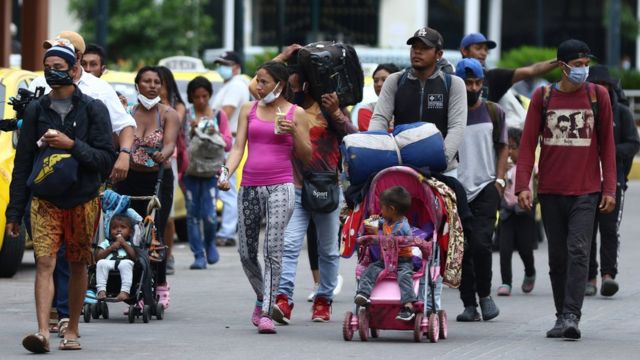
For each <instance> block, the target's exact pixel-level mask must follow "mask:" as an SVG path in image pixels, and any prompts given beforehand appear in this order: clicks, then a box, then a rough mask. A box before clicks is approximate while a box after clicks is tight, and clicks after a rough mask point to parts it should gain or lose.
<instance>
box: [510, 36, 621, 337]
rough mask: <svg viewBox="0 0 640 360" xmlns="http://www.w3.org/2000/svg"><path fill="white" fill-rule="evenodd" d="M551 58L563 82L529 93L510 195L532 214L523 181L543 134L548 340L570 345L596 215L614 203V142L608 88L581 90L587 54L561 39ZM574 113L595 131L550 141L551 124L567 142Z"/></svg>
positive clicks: (540, 190) (526, 184) (530, 197)
mask: <svg viewBox="0 0 640 360" xmlns="http://www.w3.org/2000/svg"><path fill="white" fill-rule="evenodd" d="M557 55H558V62H559V63H560V66H561V69H562V80H560V82H558V83H556V84H553V85H552V86H551V87H550V88H545V87H541V88H538V89H537V90H536V91H535V92H534V94H533V98H532V100H531V104H530V106H529V110H528V113H527V119H526V121H525V126H524V132H523V135H522V142H521V143H520V158H519V159H518V168H517V170H516V188H515V191H516V194H518V203H519V205H520V206H521V207H522V208H523V209H525V210H530V209H531V207H532V203H533V195H532V194H531V191H530V190H529V180H530V178H531V170H532V168H533V164H534V157H535V149H536V146H537V144H538V137H539V136H540V134H542V141H541V151H540V162H539V186H538V194H539V196H538V198H539V199H540V205H541V210H542V220H543V222H544V227H545V233H546V235H547V239H548V240H549V276H550V278H551V288H552V291H553V300H554V303H555V308H556V323H555V325H554V327H553V328H552V329H551V330H549V331H548V332H547V337H549V338H565V339H571V340H575V339H579V338H580V335H581V334H580V330H579V329H578V323H579V321H580V317H581V315H582V313H581V310H582V302H583V300H584V291H585V283H586V279H587V272H588V267H589V249H590V247H591V237H592V235H593V224H594V219H595V215H596V211H600V212H601V213H603V214H607V213H610V212H611V211H613V209H614V208H615V204H616V201H615V196H616V162H615V161H616V159H615V143H614V138H613V120H612V119H613V115H612V112H611V102H610V100H609V94H608V92H607V89H606V88H604V87H603V86H600V85H596V84H591V83H585V81H586V79H587V76H588V74H589V62H590V59H591V52H590V50H589V47H588V46H587V44H585V43H584V42H582V41H580V40H574V39H572V40H567V41H565V42H563V43H561V44H560V46H559V47H558V52H557ZM545 110H546V111H545ZM576 112H580V113H581V115H580V117H581V119H583V120H584V121H583V123H584V124H594V125H593V131H591V132H587V133H584V134H580V136H579V137H577V138H572V137H570V136H567V137H565V138H560V139H559V138H556V137H555V136H554V135H553V134H554V131H553V129H551V128H550V125H551V124H553V123H557V125H556V126H557V127H559V128H560V129H566V130H565V131H566V132H567V134H566V135H569V134H568V132H569V129H570V127H571V119H572V115H573V118H574V120H575V119H576V115H575V113H576ZM554 118H555V119H554ZM601 179H602V180H601ZM601 195H602V196H601ZM600 196H601V200H600V202H599V203H598V199H599V198H600Z"/></svg>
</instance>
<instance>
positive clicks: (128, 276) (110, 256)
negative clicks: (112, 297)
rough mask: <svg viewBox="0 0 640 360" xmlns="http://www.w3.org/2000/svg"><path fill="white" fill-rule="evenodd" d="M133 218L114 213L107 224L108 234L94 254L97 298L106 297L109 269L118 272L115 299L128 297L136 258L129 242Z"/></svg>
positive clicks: (119, 299)
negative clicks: (117, 291)
mask: <svg viewBox="0 0 640 360" xmlns="http://www.w3.org/2000/svg"><path fill="white" fill-rule="evenodd" d="M133 231H134V229H133V220H132V219H131V218H130V217H129V216H127V215H125V214H116V215H114V216H113V217H112V218H111V222H110V224H109V236H108V237H107V238H105V239H104V240H103V241H102V242H101V243H100V244H98V248H99V249H100V250H98V253H97V254H96V260H98V262H97V264H96V289H97V291H98V294H97V299H98V300H105V299H106V298H107V279H108V278H109V271H111V270H118V272H120V293H119V294H118V296H116V300H117V301H124V300H127V299H128V298H129V293H130V291H131V284H132V282H133V264H134V261H135V260H136V258H137V256H136V251H135V249H134V248H133V244H132V243H131V237H132V236H133Z"/></svg>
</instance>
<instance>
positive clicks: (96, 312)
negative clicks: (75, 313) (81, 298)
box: [91, 302, 102, 319]
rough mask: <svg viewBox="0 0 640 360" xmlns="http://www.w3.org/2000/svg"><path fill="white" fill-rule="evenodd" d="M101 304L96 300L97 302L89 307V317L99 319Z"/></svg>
mask: <svg viewBox="0 0 640 360" xmlns="http://www.w3.org/2000/svg"><path fill="white" fill-rule="evenodd" d="M101 306H102V303H101V302H98V303H97V304H94V305H93V306H92V307H91V317H92V318H94V319H99V318H100V307H101Z"/></svg>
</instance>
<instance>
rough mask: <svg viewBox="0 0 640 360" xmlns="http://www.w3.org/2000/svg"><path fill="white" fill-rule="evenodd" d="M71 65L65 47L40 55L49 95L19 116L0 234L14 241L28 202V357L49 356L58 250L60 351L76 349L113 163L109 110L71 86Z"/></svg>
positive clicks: (73, 70)
mask: <svg viewBox="0 0 640 360" xmlns="http://www.w3.org/2000/svg"><path fill="white" fill-rule="evenodd" d="M75 64H76V55H75V51H74V48H73V46H72V45H71V44H57V45H54V46H52V47H51V48H50V49H49V50H47V52H46V53H45V57H44V67H45V79H46V81H47V84H48V85H49V86H50V87H51V89H52V90H51V92H50V93H49V94H48V95H46V96H43V97H41V98H40V99H38V100H37V101H33V102H32V103H31V104H29V106H28V107H27V109H26V111H25V117H24V122H23V126H22V130H21V133H20V139H19V140H18V146H17V149H16V159H15V162H14V169H13V177H12V180H11V187H10V202H9V206H8V207H7V211H6V216H7V226H6V227H7V228H6V233H7V234H9V236H12V237H16V236H18V234H19V231H20V223H21V221H22V218H23V216H24V213H25V206H26V204H27V202H28V201H29V198H30V196H31V195H33V198H32V199H31V229H32V239H33V248H34V253H35V257H36V281H35V298H36V299H35V300H36V315H37V320H38V331H37V332H36V333H35V334H32V335H28V336H26V337H25V338H24V339H23V341H22V344H23V346H24V347H25V348H26V349H27V350H29V351H31V352H33V353H44V352H48V351H49V327H48V322H49V312H50V309H51V302H52V299H53V295H54V294H53V287H52V286H51V285H52V277H53V270H54V268H55V265H56V253H57V252H58V249H59V248H60V246H61V244H62V243H64V244H65V246H66V258H67V260H68V261H69V265H70V279H69V311H70V314H69V324H68V327H67V330H66V332H65V334H64V339H63V340H62V342H61V343H60V346H59V348H60V349H61V350H77V349H80V348H81V347H80V343H79V342H78V320H79V319H80V312H81V309H82V303H83V299H84V294H85V290H86V286H87V265H88V264H89V263H90V262H91V261H92V250H91V240H92V238H93V235H94V231H95V229H96V225H97V220H98V218H99V213H100V208H99V200H100V197H99V193H98V190H99V187H100V184H101V180H102V179H104V178H106V176H108V175H109V172H110V170H111V167H112V166H113V163H114V161H115V157H116V154H115V150H114V147H113V142H112V139H111V131H112V129H111V121H110V120H109V113H108V110H107V108H106V107H105V105H104V104H103V103H102V102H101V101H99V100H95V99H93V98H90V97H89V96H87V95H84V94H83V93H82V92H81V91H80V90H79V89H78V87H77V86H76V85H74V83H73V77H74V76H75V75H76V71H77V69H76V68H75V67H74V65H75ZM30 174H31V175H30ZM73 179H74V180H73ZM27 182H29V186H27Z"/></svg>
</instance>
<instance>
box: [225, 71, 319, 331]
mask: <svg viewBox="0 0 640 360" xmlns="http://www.w3.org/2000/svg"><path fill="white" fill-rule="evenodd" d="M256 77H257V80H258V90H257V92H258V95H259V97H260V99H261V100H259V101H255V102H251V103H247V104H244V105H243V106H242V109H241V110H240V116H239V118H238V132H237V136H236V142H235V144H233V148H232V150H231V153H230V154H229V158H228V159H227V163H226V166H223V167H222V170H221V171H222V172H223V173H222V174H221V176H220V177H219V180H218V187H219V188H220V190H223V191H227V190H229V182H228V180H227V179H228V176H230V175H232V174H233V173H234V171H236V169H237V168H238V165H239V164H240V160H241V159H242V156H243V155H244V149H245V146H246V147H247V150H248V151H249V154H248V156H247V161H246V163H245V165H244V168H243V175H242V184H241V187H240V192H239V194H238V198H239V207H238V237H239V243H238V252H239V253H240V260H241V262H242V267H243V268H244V271H245V274H247V277H248V279H249V283H250V284H251V286H252V287H253V290H254V292H255V293H256V306H255V308H254V310H253V314H252V315H251V321H252V322H253V324H254V325H255V326H257V327H258V332H259V333H275V332H276V329H275V326H274V324H273V321H272V320H271V315H270V311H271V308H272V307H273V305H274V303H275V302H274V300H275V292H276V290H277V289H278V285H279V284H280V271H281V270H280V269H281V268H282V266H281V265H282V249H283V243H284V230H285V228H286V226H287V223H288V222H289V218H290V217H291V214H292V213H293V207H294V202H295V190H294V186H293V166H292V163H291V161H292V157H296V158H297V159H299V160H301V161H303V162H305V163H307V162H309V160H311V144H310V141H309V127H308V124H307V123H306V120H305V117H304V116H305V113H304V110H302V109H301V108H298V107H296V106H295V105H293V104H291V103H289V102H288V101H287V100H286V99H285V97H284V94H286V93H287V92H288V90H289V88H288V78H289V74H288V72H287V68H286V66H285V65H283V64H282V63H279V62H274V61H269V62H267V63H264V64H263V65H262V66H260V67H259V68H258V71H257V74H256ZM276 114H285V115H284V119H282V115H280V116H277V115H276ZM277 118H280V119H279V121H278V123H277V124H276V119H277ZM276 127H277V128H276ZM225 173H226V175H227V176H226V177H225ZM263 217H264V218H265V220H266V224H267V227H266V229H267V231H266V232H265V239H264V251H263V255H264V276H263V275H262V274H261V273H262V272H261V269H260V264H259V263H258V259H257V257H256V256H255V255H256V254H257V253H258V243H259V238H258V237H259V235H260V223H261V221H262V218H263Z"/></svg>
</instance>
